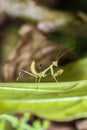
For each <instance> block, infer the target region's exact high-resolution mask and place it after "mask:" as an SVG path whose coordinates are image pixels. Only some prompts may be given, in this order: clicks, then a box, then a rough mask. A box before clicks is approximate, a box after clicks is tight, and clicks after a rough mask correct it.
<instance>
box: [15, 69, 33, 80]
mask: <svg viewBox="0 0 87 130" xmlns="http://www.w3.org/2000/svg"><path fill="white" fill-rule="evenodd" d="M22 72H24V73H25V74H28V75H31V76H33V77H35V75H33V74H32V73H30V72H28V71H26V70H21V71H20V72H19V75H18V77H17V79H16V81H18V80H19V78H20V76H21V74H22Z"/></svg>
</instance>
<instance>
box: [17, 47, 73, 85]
mask: <svg viewBox="0 0 87 130" xmlns="http://www.w3.org/2000/svg"><path fill="white" fill-rule="evenodd" d="M73 49H74V48H72V49H69V50H68V51H66V52H64V53H63V54H62V55H60V57H58V59H57V60H55V61H53V62H52V64H51V65H50V66H48V67H47V68H46V69H45V70H43V71H41V72H37V70H36V62H35V61H32V63H31V65H30V70H31V73H30V72H28V71H25V70H21V71H20V72H19V75H18V78H17V80H19V78H20V75H21V73H22V72H24V73H26V74H28V75H31V76H33V77H35V79H36V82H38V83H40V81H41V79H42V78H44V77H46V76H47V74H48V71H50V74H51V76H52V77H53V79H54V80H55V81H56V82H58V81H57V79H56V77H57V76H59V75H61V74H62V73H63V71H64V70H63V69H59V70H58V71H57V72H54V67H58V61H59V59H60V58H61V57H63V56H64V55H65V54H66V53H68V52H70V51H71V50H73Z"/></svg>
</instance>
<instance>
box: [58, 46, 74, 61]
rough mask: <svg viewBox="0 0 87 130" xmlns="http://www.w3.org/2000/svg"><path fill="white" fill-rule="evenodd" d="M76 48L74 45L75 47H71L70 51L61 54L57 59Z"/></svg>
mask: <svg viewBox="0 0 87 130" xmlns="http://www.w3.org/2000/svg"><path fill="white" fill-rule="evenodd" d="M75 48H76V47H73V48H71V49H69V50H68V51H66V52H64V53H63V54H62V55H60V56H59V57H58V59H57V60H60V58H61V57H63V56H64V55H65V54H67V53H68V52H70V51H72V50H74V49H75Z"/></svg>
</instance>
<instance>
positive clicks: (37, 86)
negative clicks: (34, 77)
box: [37, 77, 42, 89]
mask: <svg viewBox="0 0 87 130" xmlns="http://www.w3.org/2000/svg"><path fill="white" fill-rule="evenodd" d="M41 78H42V77H39V79H38V82H37V89H38V84H39V83H40V81H41Z"/></svg>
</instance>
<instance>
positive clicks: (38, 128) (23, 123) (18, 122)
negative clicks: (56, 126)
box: [0, 113, 49, 130]
mask: <svg viewBox="0 0 87 130" xmlns="http://www.w3.org/2000/svg"><path fill="white" fill-rule="evenodd" d="M29 117H30V114H29V113H25V114H24V115H23V117H22V118H21V119H18V118H17V117H15V116H12V115H8V114H2V115H0V130H7V128H8V130H10V128H11V129H12V128H14V130H46V129H47V128H48V127H49V122H48V121H46V120H44V121H43V122H42V124H41V123H40V121H39V120H36V121H34V122H33V124H32V126H31V125H29V124H28V123H27V121H28V120H29ZM7 123H10V124H8V126H7ZM6 126H7V127H6Z"/></svg>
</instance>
